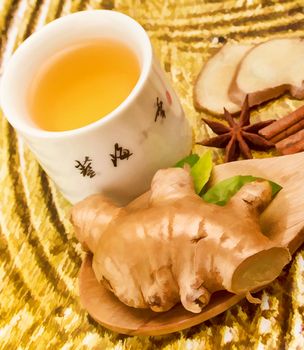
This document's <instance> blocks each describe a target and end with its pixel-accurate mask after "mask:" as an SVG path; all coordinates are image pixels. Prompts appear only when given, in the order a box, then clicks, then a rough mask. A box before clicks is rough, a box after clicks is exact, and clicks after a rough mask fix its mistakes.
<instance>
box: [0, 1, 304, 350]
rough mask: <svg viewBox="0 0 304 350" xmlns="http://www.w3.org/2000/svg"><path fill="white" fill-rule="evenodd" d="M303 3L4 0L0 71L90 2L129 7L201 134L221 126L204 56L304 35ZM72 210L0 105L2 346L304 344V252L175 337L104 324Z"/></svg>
mask: <svg viewBox="0 0 304 350" xmlns="http://www.w3.org/2000/svg"><path fill="white" fill-rule="evenodd" d="M303 5H304V3H303V0H222V1H220V0H216V1H215V0H203V1H196V0H181V1H177V0H0V35H1V40H0V56H1V57H0V74H1V72H3V70H4V69H5V66H6V63H7V61H8V60H9V58H10V56H11V55H12V53H13V51H14V50H15V49H16V48H17V47H18V45H19V44H20V43H21V42H22V41H23V40H24V39H25V38H26V37H27V36H28V35H30V34H31V33H32V32H33V31H35V30H38V29H39V28H41V27H42V26H43V25H45V24H46V23H48V22H50V21H52V20H53V19H54V18H56V17H58V16H63V15H66V14H68V13H71V12H75V11H79V10H85V9H100V8H107V9H114V10H118V11H121V12H124V13H126V14H128V15H130V16H132V17H134V18H135V19H136V20H137V21H139V22H140V23H141V24H142V25H143V27H144V28H145V29H146V30H147V32H148V34H149V36H150V38H151V40H152V42H153V45H154V48H155V53H156V55H157V56H158V57H159V59H160V61H161V63H162V66H163V67H164V69H165V71H166V72H167V75H168V78H169V79H170V80H171V81H172V83H173V85H174V87H175V89H176V91H177V93H178V95H179V97H180V99H181V102H182V105H183V108H184V110H185V112H186V115H187V118H188V119H189V121H190V123H191V125H192V126H193V129H194V132H195V140H197V141H199V140H201V139H202V138H204V137H208V136H210V135H211V131H210V129H208V128H207V127H205V126H203V125H202V124H201V117H203V116H204V117H206V116H207V115H206V114H205V113H199V112H197V111H196V110H195V109H194V107H193V102H192V86H193V81H194V80H195V78H196V76H197V74H198V72H199V71H200V69H201V66H202V64H203V63H204V62H206V60H207V59H208V58H209V57H210V56H211V55H212V53H213V52H214V50H217V49H219V48H220V47H221V46H222V45H223V43H224V42H225V41H230V42H236V41H238V42H242V43H259V42H262V41H264V40H266V39H268V38H272V37H278V36H279V37H290V36H301V37H303V36H304V29H303V28H304V26H303V23H304V12H303ZM301 104H303V102H302V101H295V100H292V99H290V98H289V97H288V96H284V97H282V98H281V99H279V100H277V101H273V102H271V103H269V104H267V105H265V106H262V107H261V108H259V109H258V110H256V111H255V112H254V113H253V114H252V117H253V121H257V120H261V119H262V120H264V119H271V118H273V117H277V118H279V117H280V116H283V115H285V114H287V113H288V112H290V111H292V110H294V109H295V108H296V107H299V106H300V105H301ZM194 151H195V152H198V153H201V152H202V151H203V149H202V148H201V147H200V146H197V147H195V149H194ZM270 155H271V154H270ZM254 156H255V157H257V158H261V157H264V156H265V155H264V154H262V153H258V152H257V153H255V154H254ZM214 160H215V161H216V162H217V163H221V162H222V153H221V152H218V151H215V152H214ZM297 171H301V169H297ZM69 208H70V205H69V203H67V202H66V201H65V200H64V199H63V198H62V196H61V195H60V194H59V193H58V191H57V189H56V188H55V186H54V184H53V183H52V182H51V181H50V180H49V179H48V178H47V177H46V175H45V174H44V173H43V171H42V170H41V168H40V167H39V166H38V164H37V162H36V161H35V159H34V157H33V155H32V154H31V153H30V152H29V151H28V149H27V148H26V147H25V146H24V144H23V142H22V140H20V139H19V138H18V137H17V136H16V134H15V132H14V131H13V130H12V128H11V127H10V126H9V125H8V124H7V122H6V120H5V118H4V116H2V114H1V112H0V349H5V350H7V349H9V350H11V349H12V350H15V349H19V350H21V349H22V350H27V349H34V350H36V349H38V350H39V349H42V350H46V349H51V350H53V349H62V350H70V349H72V350H74V349H81V350H83V349H84V350H86V349H95V350H96V349H98V350H99V349H101V350H103V349H115V350H121V349H128V350H130V349H132V350H133V349H148V350H150V349H166V350H176V349H191V350H192V349H195V350H196V349H197V350H201V349H207V350H209V349H215V350H218V349H221V348H224V349H258V350H261V349H263V350H264V349H267V350H268V349H271V350H272V349H274V350H277V349H302V348H304V334H303V331H302V325H303V324H304V317H303V314H304V313H303V300H304V284H303V280H304V251H303V249H299V250H298V252H297V253H296V255H295V257H294V259H293V261H292V263H291V264H290V265H289V266H288V268H287V269H286V270H284V273H283V274H282V276H281V277H280V278H279V279H278V280H277V281H276V282H275V283H273V284H271V286H269V287H267V288H266V289H265V290H264V291H263V292H260V293H259V295H260V296H261V298H262V304H261V305H259V306H257V305H251V304H248V303H247V302H246V301H241V302H240V303H238V304H237V305H236V306H234V307H232V308H231V309H230V310H229V311H227V312H225V313H223V314H221V315H219V316H217V317H214V318H212V319H211V320H209V321H207V322H204V323H202V324H199V325H197V326H195V327H192V328H188V329H186V330H184V331H182V332H179V333H175V334H172V335H170V336H166V337H136V336H125V337H124V336H121V335H120V334H118V333H116V332H111V331H108V330H106V329H105V328H104V327H102V326H100V325H99V324H97V323H96V322H95V321H94V320H93V319H92V318H91V317H89V316H88V314H87V312H86V311H84V310H83V308H82V307H81V305H80V303H79V296H78V288H77V275H78V271H79V268H80V264H81V258H82V252H81V247H80V245H79V244H78V243H77V241H76V240H75V238H74V234H73V231H72V228H71V226H70V224H69V220H68V213H69Z"/></svg>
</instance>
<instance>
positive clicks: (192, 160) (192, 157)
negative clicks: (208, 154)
mask: <svg viewBox="0 0 304 350" xmlns="http://www.w3.org/2000/svg"><path fill="white" fill-rule="evenodd" d="M198 160H199V156H198V155H197V154H190V156H187V157H185V158H183V159H182V160H180V161H179V162H177V163H176V164H175V165H174V167H175V168H183V167H184V165H185V164H189V165H190V167H191V168H192V167H193V165H194V164H195V163H197V162H198Z"/></svg>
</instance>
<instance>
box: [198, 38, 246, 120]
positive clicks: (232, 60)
mask: <svg viewBox="0 0 304 350" xmlns="http://www.w3.org/2000/svg"><path fill="white" fill-rule="evenodd" d="M251 48H252V45H235V44H226V45H224V46H223V47H222V48H221V49H220V50H219V51H218V52H217V53H216V54H215V55H214V56H213V57H211V58H210V59H209V60H208V62H207V63H206V64H205V65H204V66H203V68H202V70H201V72H200V74H199V76H198V78H197V80H196V83H195V86H194V104H195V106H196V108H197V109H202V110H207V111H209V112H211V113H213V114H217V115H220V114H223V113H224V108H226V109H227V110H228V111H229V112H230V113H237V112H239V111H240V110H241V107H240V105H238V104H235V103H234V102H232V100H231V98H230V97H229V95H228V90H229V87H230V85H231V82H232V79H233V77H234V75H235V73H236V70H237V67H238V65H239V63H240V61H241V60H242V58H243V57H244V55H245V54H246V53H247V52H248V51H249V50H250V49H251Z"/></svg>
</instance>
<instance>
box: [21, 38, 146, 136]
mask: <svg viewBox="0 0 304 350" xmlns="http://www.w3.org/2000/svg"><path fill="white" fill-rule="evenodd" d="M139 75H140V66H139V62H138V60H137V57H136V55H135V54H134V53H133V52H132V51H131V50H130V49H129V48H128V47H127V46H126V45H125V44H123V43H121V42H118V41H113V40H110V39H107V40H105V39H102V40H92V41H91V42H86V43H81V44H77V45H74V46H71V47H69V48H66V49H64V50H62V51H60V52H58V53H57V54H55V55H54V56H52V57H50V58H49V60H48V61H46V62H45V63H44V65H43V66H42V67H41V68H40V70H39V71H38V73H37V75H36V77H35V78H34V80H33V82H32V84H31V86H30V89H29V98H28V100H29V112H30V115H31V117H32V119H33V121H34V123H35V124H36V125H37V126H38V127H39V128H41V129H44V130H48V131H65V130H72V129H77V128H81V127H83V126H85V125H88V124H90V123H93V122H95V121H97V120H98V119H100V118H102V117H104V116H105V115H107V114H108V113H110V112H111V111H113V110H114V109H115V108H116V107H118V106H119V105H120V104H121V103H122V102H123V101H124V100H125V99H126V98H127V97H128V95H129V94H130V92H131V91H132V89H133V88H134V86H135V85H136V83H137V81H138V78H139Z"/></svg>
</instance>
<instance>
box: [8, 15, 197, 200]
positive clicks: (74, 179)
mask: <svg viewBox="0 0 304 350" xmlns="http://www.w3.org/2000/svg"><path fill="white" fill-rule="evenodd" d="M95 38H108V39H109V38H113V39H116V40H120V41H121V42H123V43H125V44H126V45H128V47H130V48H131V49H132V51H133V52H134V53H135V54H136V56H137V58H138V60H139V62H140V69H141V73H140V77H139V80H138V82H137V84H136V86H135V87H134V89H133V90H132V91H131V93H130V95H129V96H128V97H127V98H126V99H125V100H124V101H123V102H122V103H121V104H120V105H119V106H118V107H117V108H116V109H115V110H113V111H112V112H111V113H109V114H108V115H107V116H105V117H103V118H102V119H100V120H98V121H96V122H94V123H91V124H89V125H87V126H84V127H82V128H79V129H75V130H69V131H62V132H50V131H45V130H42V129H40V128H38V127H37V126H36V125H35V124H34V122H33V121H32V120H31V117H30V115H29V111H28V105H27V92H28V88H29V85H30V83H31V81H32V79H33V77H34V76H35V74H36V73H37V68H39V67H40V66H41V65H42V64H43V62H45V61H46V60H47V59H48V58H49V57H50V56H52V55H53V54H55V53H57V52H58V51H60V50H62V49H64V48H66V47H69V46H70V45H74V44H76V43H79V42H84V41H86V40H90V39H95ZM121 59H122V60H123V59H124V58H123V57H121ZM1 103H2V108H3V111H4V114H5V116H6V118H7V119H8V121H9V122H10V124H11V125H12V126H13V127H14V128H15V129H16V130H17V131H18V133H19V134H20V135H22V136H23V138H24V139H25V141H26V143H27V145H28V146H29V148H30V149H31V151H32V152H33V153H34V154H35V156H36V158H37V159H38V161H39V163H40V164H41V166H42V167H43V169H44V170H45V171H46V173H47V174H48V175H49V176H50V178H51V179H52V180H53V181H54V182H55V183H56V184H57V186H58V188H59V190H60V191H61V192H62V194H63V195H64V196H65V197H66V198H67V199H68V200H69V201H70V202H72V203H75V202H77V201H79V200H81V199H83V198H85V197H86V196H88V195H90V194H93V193H104V194H105V195H107V196H108V197H110V198H111V199H112V200H114V201H116V202H117V203H119V204H125V203H127V202H129V201H130V200H132V199H133V198H134V197H136V196H137V195H139V194H141V193H142V192H144V191H146V190H147V189H148V188H149V186H150V182H151V179H152V177H153V175H154V173H155V172H156V171H157V170H158V169H160V168H165V167H169V166H172V165H173V164H174V163H175V162H177V161H178V160H179V159H181V158H182V157H184V156H186V155H188V154H189V153H190V151H191V146H192V132H191V129H190V126H189V125H188V122H187V120H186V119H185V117H184V114H183V110H182V108H181V105H180V103H179V100H178V98H177V96H176V94H175V92H174V91H173V89H172V87H171V86H170V84H169V83H168V81H167V80H166V78H165V74H164V73H163V71H162V70H161V68H160V66H159V63H158V62H157V60H156V59H155V57H154V55H153V50H152V46H151V42H150V40H149V37H148V35H147V33H146V32H145V31H144V29H143V28H142V27H141V26H140V25H139V24H138V23H137V22H136V21H134V20H133V19H132V18H130V17H128V16H126V15H124V14H121V13H119V12H114V11H107V10H96V11H83V12H78V13H74V14H71V15H68V16H65V17H62V18H60V19H57V20H55V21H53V22H51V23H50V24H48V25H46V26H45V27H43V28H42V29H41V30H39V31H38V32H36V33H34V34H33V35H32V36H30V37H29V38H28V39H27V40H25V41H24V43H23V44H21V46H20V47H19V48H18V49H17V50H16V52H15V53H14V55H13V56H12V58H11V60H10V61H9V62H8V65H7V66H6V69H5V71H4V75H3V77H2V83H1Z"/></svg>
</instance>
